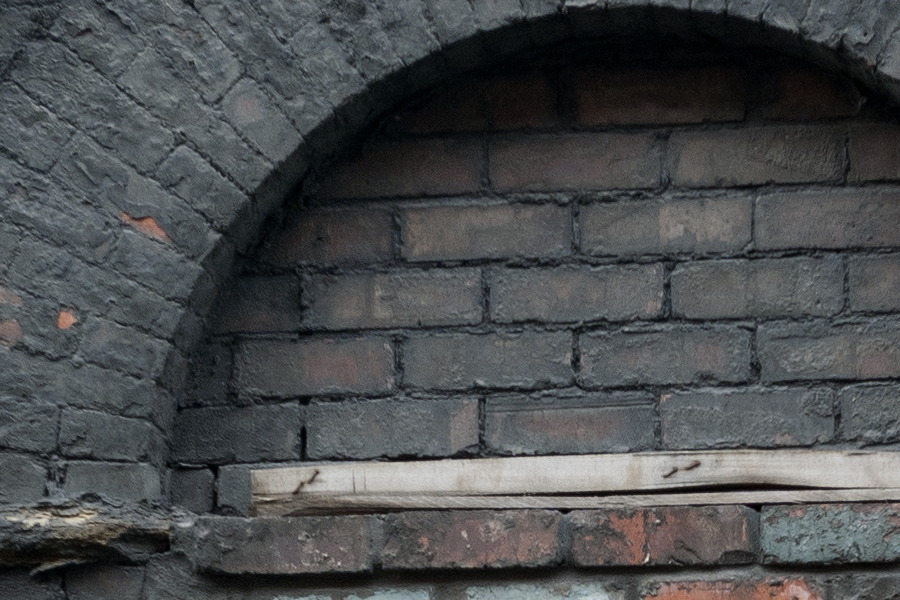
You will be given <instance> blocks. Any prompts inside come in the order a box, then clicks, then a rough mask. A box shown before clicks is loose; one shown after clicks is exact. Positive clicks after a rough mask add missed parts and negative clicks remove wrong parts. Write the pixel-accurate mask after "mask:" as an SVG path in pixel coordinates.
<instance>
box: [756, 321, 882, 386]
mask: <svg viewBox="0 0 900 600" xmlns="http://www.w3.org/2000/svg"><path fill="white" fill-rule="evenodd" d="M758 339H759V341H758V344H759V361H760V364H761V367H762V378H763V380H764V381H790V380H795V379H796V380H815V379H878V378H884V377H897V376H900V323H897V322H896V321H885V322H873V323H868V324H865V325H826V324H801V323H798V324H790V323H788V324H777V323H776V324H770V325H762V326H760V328H759V336H758Z"/></svg>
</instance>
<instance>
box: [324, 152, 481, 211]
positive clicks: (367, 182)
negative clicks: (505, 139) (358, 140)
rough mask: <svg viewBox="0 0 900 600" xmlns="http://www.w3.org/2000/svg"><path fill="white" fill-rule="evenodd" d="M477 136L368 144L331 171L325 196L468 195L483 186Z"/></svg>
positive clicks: (325, 188)
mask: <svg viewBox="0 0 900 600" xmlns="http://www.w3.org/2000/svg"><path fill="white" fill-rule="evenodd" d="M482 154H483V152H482V146H481V142H480V141H479V140H475V139H472V140H426V141H408V142H398V143H389V144H383V145H379V146H375V147H373V148H370V149H368V150H367V151H366V152H365V154H364V155H363V156H362V157H361V158H359V159H357V160H352V161H350V162H347V163H343V164H340V165H338V166H337V167H335V168H334V170H333V171H332V172H331V173H329V175H328V177H326V179H325V181H324V182H323V184H322V189H321V195H322V196H325V197H330V198H335V197H339V198H377V197H390V196H436V195H445V194H464V193H467V192H474V191H477V190H478V189H480V188H481V172H482V163H483V159H482Z"/></svg>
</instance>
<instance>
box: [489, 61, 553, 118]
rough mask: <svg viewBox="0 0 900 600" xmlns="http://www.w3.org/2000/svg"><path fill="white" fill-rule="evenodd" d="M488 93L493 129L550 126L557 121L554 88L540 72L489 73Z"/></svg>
mask: <svg viewBox="0 0 900 600" xmlns="http://www.w3.org/2000/svg"><path fill="white" fill-rule="evenodd" d="M487 97H488V110H489V115H490V121H491V128H492V129H494V130H500V131H505V130H512V129H526V128H542V127H552V126H554V125H557V124H558V122H559V117H558V115H557V110H556V90H555V89H554V88H553V86H552V85H551V84H550V81H549V80H548V79H547V77H546V76H544V75H541V74H539V73H527V74H522V75H506V76H498V77H492V78H491V79H490V80H489V81H488V84H487Z"/></svg>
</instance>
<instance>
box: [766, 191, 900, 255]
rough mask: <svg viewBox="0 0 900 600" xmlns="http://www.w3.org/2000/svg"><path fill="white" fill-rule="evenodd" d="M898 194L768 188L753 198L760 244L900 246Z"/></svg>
mask: <svg viewBox="0 0 900 600" xmlns="http://www.w3.org/2000/svg"><path fill="white" fill-rule="evenodd" d="M898 222H900V194H898V193H896V192H882V191H875V190H862V189H860V190H837V191H827V192H797V193H790V194H767V195H763V196H760V198H759V200H757V203H756V228H755V231H754V240H755V244H756V247H757V248H758V249H760V250H771V249H781V248H834V249H841V248H854V247H878V246H900V228H897V227H895V224H896V223H898Z"/></svg>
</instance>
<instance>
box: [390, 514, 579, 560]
mask: <svg viewBox="0 0 900 600" xmlns="http://www.w3.org/2000/svg"><path fill="white" fill-rule="evenodd" d="M560 521H561V519H560V515H559V513H556V512H550V511H539V510H517V511H503V512H488V511H455V512H454V511H441V512H436V511H430V512H405V513H397V514H391V515H387V517H385V521H384V538H385V539H384V548H383V550H382V553H381V559H382V565H383V566H384V568H385V569H392V570H394V569H397V570H400V569H403V570H405V569H483V568H502V567H512V566H515V567H540V566H550V565H554V564H557V563H558V562H559V560H560V554H561V551H562V547H561V542H560V538H559V530H560Z"/></svg>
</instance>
